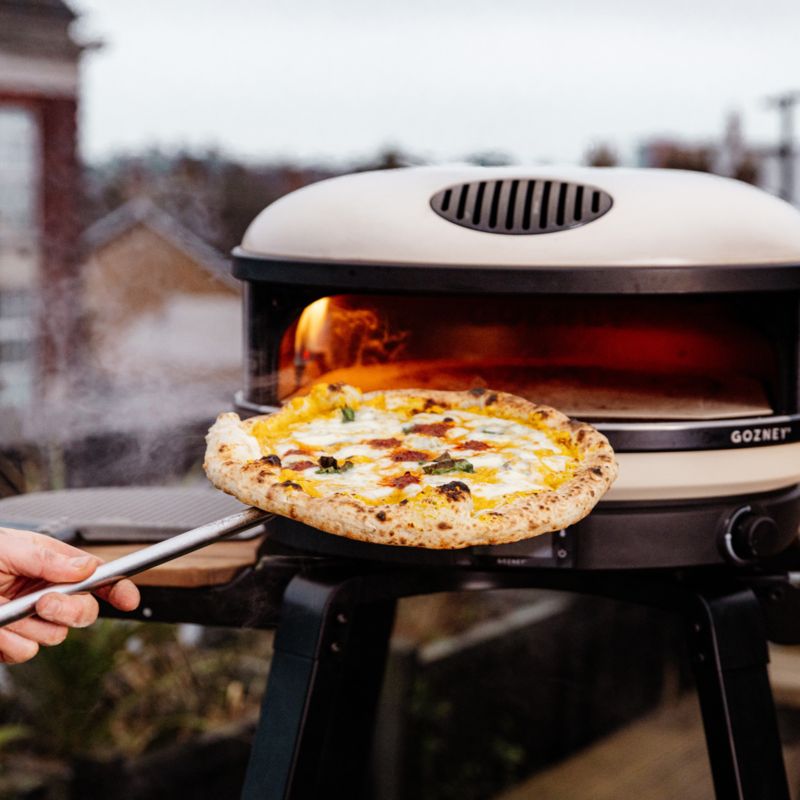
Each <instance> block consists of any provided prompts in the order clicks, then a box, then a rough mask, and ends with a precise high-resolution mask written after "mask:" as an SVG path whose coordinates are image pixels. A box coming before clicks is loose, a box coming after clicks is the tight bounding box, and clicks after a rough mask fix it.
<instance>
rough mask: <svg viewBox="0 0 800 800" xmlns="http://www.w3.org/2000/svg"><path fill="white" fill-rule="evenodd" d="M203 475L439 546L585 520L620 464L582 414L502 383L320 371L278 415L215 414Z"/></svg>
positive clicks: (360, 535) (360, 532)
mask: <svg viewBox="0 0 800 800" xmlns="http://www.w3.org/2000/svg"><path fill="white" fill-rule="evenodd" d="M207 443H208V446H207V450H206V458H205V465H204V466H205V469H206V473H207V475H208V477H209V479H210V480H211V482H212V483H213V484H214V485H215V486H217V487H218V488H220V489H222V490H223V491H226V492H228V493H229V494H232V495H234V496H235V497H237V498H239V499H240V500H241V501H242V502H244V503H248V504H249V505H253V506H257V507H259V508H263V509H265V510H267V511H272V512H275V513H278V514H283V515H285V516H288V517H291V518H293V519H296V520H299V521H301V522H304V523H306V524H308V525H311V526H313V527H315V528H319V529H320V530H323V531H327V532H329V533H333V534H336V535H339V536H346V537H349V538H353V539H359V540H362V541H368V542H377V543H381V544H392V545H407V546H413V547H428V548H435V549H444V548H459V547H468V546H471V545H486V544H502V543H505V542H514V541H519V540H520V539H526V538H528V537H531V536H536V535H538V534H541V533H547V532H551V531H556V530H560V529H561V528H564V527H567V526H568V525H572V524H574V523H575V522H577V521H578V520H580V519H582V518H583V517H584V516H585V515H586V514H588V513H589V511H591V509H592V508H593V507H594V506H595V504H596V503H597V502H598V501H599V500H600V498H601V497H602V495H603V494H604V493H605V492H606V491H607V490H608V488H609V487H610V486H611V483H612V482H613V481H614V479H615V478H616V475H617V464H616V461H615V459H614V453H613V451H612V449H611V446H610V445H609V443H608V441H607V440H606V438H605V437H604V436H603V435H602V434H601V433H599V432H598V431H596V430H595V429H594V428H592V427H591V426H589V425H587V424H585V423H581V422H575V421H572V420H570V419H569V418H567V417H566V416H564V415H563V414H562V413H561V412H559V411H556V410H555V409H552V408H548V407H546V406H539V405H536V404H534V403H530V402H528V401H527V400H523V399H522V398H520V397H516V396H514V395H511V394H505V393H503V392H489V391H487V390H470V391H467V392H447V391H429V390H413V389H403V390H387V391H383V392H369V393H366V394H362V393H361V392H360V391H359V390H358V389H356V388H355V387H352V386H347V385H344V384H320V385H318V386H315V387H313V389H312V390H311V391H310V392H309V394H307V395H306V396H304V397H298V398H295V399H293V400H291V401H290V402H288V403H287V404H286V405H285V406H284V407H283V408H282V409H281V410H280V411H278V412H276V413H275V414H271V415H268V416H261V417H252V418H250V419H246V420H241V419H239V417H238V416H237V415H236V414H233V413H224V414H220V416H219V417H218V419H217V421H216V422H215V423H214V425H213V426H212V427H211V430H210V431H209V433H208V436H207Z"/></svg>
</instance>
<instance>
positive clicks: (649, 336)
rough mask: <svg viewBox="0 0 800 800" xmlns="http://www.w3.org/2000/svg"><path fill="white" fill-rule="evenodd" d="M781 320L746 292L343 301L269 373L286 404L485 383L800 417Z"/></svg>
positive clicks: (307, 326)
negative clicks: (353, 389)
mask: <svg viewBox="0 0 800 800" xmlns="http://www.w3.org/2000/svg"><path fill="white" fill-rule="evenodd" d="M779 317H780V314H777V313H776V311H775V309H772V308H769V307H764V306H763V305H759V304H757V303H756V304H754V303H749V304H748V303H746V302H743V298H742V297H740V296H737V297H714V296H691V297H685V296H675V297H672V296H667V297H641V296H639V297H637V296H616V297H601V298H597V297H591V298H587V297H565V296H525V297H498V296H483V297H449V298H442V297H431V296H424V295H403V296H397V295H391V296H388V295H360V294H359V295H336V296H331V297H323V298H321V299H318V300H316V301H314V302H313V303H311V304H309V305H307V306H306V307H305V308H304V309H303V310H302V313H300V314H299V315H298V316H297V317H296V318H295V319H294V321H293V322H292V323H290V324H289V325H288V327H287V328H285V330H284V331H283V335H282V338H281V341H280V348H279V353H278V369H277V375H274V374H273V375H271V376H265V377H266V378H268V379H269V380H271V381H272V382H273V385H274V384H275V381H276V379H277V393H276V395H277V396H276V398H275V399H276V400H277V401H285V400H287V399H289V398H290V397H293V396H295V395H298V394H303V393H304V392H305V391H306V390H307V389H308V388H309V387H310V386H311V385H313V384H314V383H318V382H331V383H349V384H352V385H355V386H358V387H360V388H361V389H362V390H364V391H373V390H380V389H401V388H419V389H448V390H456V391H464V390H468V389H472V388H477V387H483V388H490V389H494V390H501V391H508V392H511V393H513V394H518V395H521V396H522V397H525V398H527V399H529V400H531V401H533V402H536V403H541V404H543V405H552V406H554V407H555V408H558V409H559V410H561V411H564V412H565V413H567V414H568V415H570V416H573V417H576V418H579V419H585V420H587V421H591V422H602V421H609V422H612V421H618V422H655V421H661V422H667V421H687V422H690V421H698V422H699V421H704V420H726V419H741V418H762V417H768V416H771V415H775V414H780V413H787V412H791V410H792V408H791V402H790V401H788V400H787V399H785V398H783V397H782V394H785V391H786V390H785V387H783V386H782V385H781V375H783V374H784V373H785V370H784V369H782V364H781V361H782V353H781V352H780V346H779V344H780V340H781V337H780V336H779V335H778V334H777V333H775V332H774V330H773V328H774V326H775V324H776V320H777V318H779ZM251 377H253V376H251Z"/></svg>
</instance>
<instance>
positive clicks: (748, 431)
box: [731, 426, 792, 444]
mask: <svg viewBox="0 0 800 800" xmlns="http://www.w3.org/2000/svg"><path fill="white" fill-rule="evenodd" d="M791 432H792V429H791V427H789V426H783V427H780V428H778V427H774V428H745V429H744V430H738V429H737V430H735V431H731V441H732V442H733V443H734V444H761V443H763V442H783V441H785V440H786V437H787V436H788V435H789V434H790V433H791Z"/></svg>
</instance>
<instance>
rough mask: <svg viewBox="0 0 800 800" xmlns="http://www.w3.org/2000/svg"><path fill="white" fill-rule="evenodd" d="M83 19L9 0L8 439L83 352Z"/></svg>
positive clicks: (1, 387)
mask: <svg viewBox="0 0 800 800" xmlns="http://www.w3.org/2000/svg"><path fill="white" fill-rule="evenodd" d="M74 20H75V14H74V13H73V12H72V10H71V9H70V8H69V7H68V6H67V5H66V4H65V3H63V2H61V0H0V410H2V413H0V420H2V421H0V436H2V435H3V434H4V433H11V432H13V431H8V428H9V427H11V426H14V427H17V426H18V423H19V418H20V415H21V414H22V413H23V411H24V409H25V408H26V407H28V406H29V405H30V403H31V402H32V400H33V399H34V398H35V397H36V395H37V393H38V392H40V391H41V389H42V381H43V380H44V379H45V378H46V377H47V376H48V375H53V374H55V373H56V371H57V370H58V368H59V367H62V366H63V365H64V363H65V362H66V361H67V360H68V358H69V354H70V353H71V352H74V349H75V348H74V345H75V335H76V330H77V324H76V322H75V321H74V320H73V317H74V316H75V315H74V313H73V312H72V309H73V307H74V306H73V297H74V291H73V286H75V284H76V279H75V278H76V276H75V270H76V262H77V259H76V248H77V237H78V233H79V230H78V222H77V204H78V198H79V195H80V177H79V166H78V158H77V141H76V113H77V109H78V96H79V71H78V66H79V60H80V56H81V50H82V48H81V46H80V45H79V44H77V43H76V42H75V40H74V39H73V38H72V36H71V35H70V30H69V29H70V26H71V24H72V23H73V21H74ZM9 409H16V412H17V413H16V414H14V413H9Z"/></svg>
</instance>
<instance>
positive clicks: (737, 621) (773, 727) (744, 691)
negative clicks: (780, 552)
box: [689, 589, 789, 800]
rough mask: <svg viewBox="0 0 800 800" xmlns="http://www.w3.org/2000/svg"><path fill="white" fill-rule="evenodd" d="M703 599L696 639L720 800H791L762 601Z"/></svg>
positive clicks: (693, 629)
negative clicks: (768, 668) (771, 681)
mask: <svg viewBox="0 0 800 800" xmlns="http://www.w3.org/2000/svg"><path fill="white" fill-rule="evenodd" d="M697 601H698V603H697V608H696V614H694V615H693V617H692V618H691V619H690V629H689V642H690V649H691V655H692V662H693V667H694V672H695V676H696V679H697V692H698V696H699V700H700V708H701V711H702V714H703V725H704V728H705V733H706V741H707V744H708V754H709V759H710V761H711V772H712V775H713V779H714V788H715V792H716V796H717V800H789V788H788V786H787V782H786V771H785V768H784V764H783V753H782V751H781V742H780V736H779V733H778V723H777V718H776V715H775V703H774V701H773V698H772V690H771V689H770V685H769V677H768V674H767V663H768V661H769V655H768V651H767V640H766V631H765V628H764V620H763V616H762V612H761V608H760V606H759V603H758V600H757V599H756V597H755V595H754V594H753V592H752V591H750V590H749V589H748V590H744V591H739V592H735V593H732V594H725V595H721V596H717V597H701V596H698V598H697Z"/></svg>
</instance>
